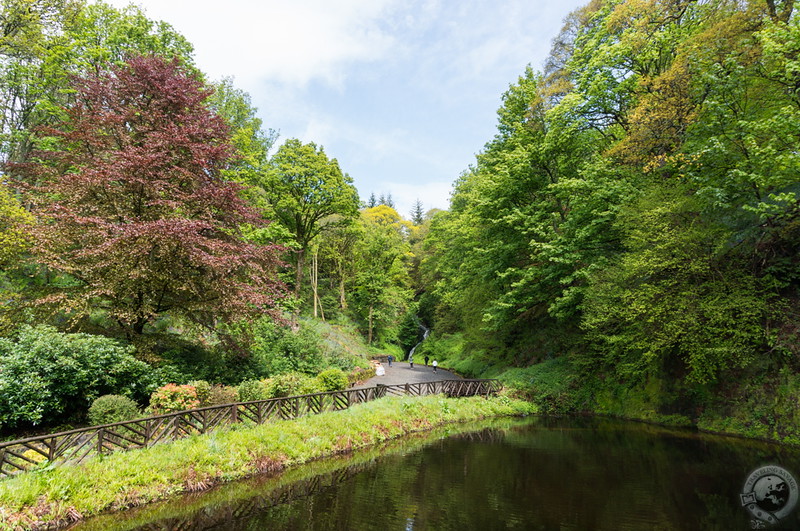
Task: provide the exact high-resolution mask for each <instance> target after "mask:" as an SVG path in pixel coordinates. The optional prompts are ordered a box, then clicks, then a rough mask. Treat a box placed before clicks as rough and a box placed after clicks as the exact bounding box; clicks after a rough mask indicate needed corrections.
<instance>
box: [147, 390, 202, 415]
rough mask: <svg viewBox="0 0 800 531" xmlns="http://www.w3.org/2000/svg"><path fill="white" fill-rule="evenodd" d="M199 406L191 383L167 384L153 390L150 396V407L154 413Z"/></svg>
mask: <svg viewBox="0 0 800 531" xmlns="http://www.w3.org/2000/svg"><path fill="white" fill-rule="evenodd" d="M199 406H200V400H198V399H197V389H195V388H194V387H192V386H191V385H177V384H174V383H171V384H167V385H165V386H164V387H159V388H158V389H156V390H155V391H153V394H152V395H151V396H150V409H151V411H152V412H153V413H154V414H156V415H163V414H165V413H172V412H174V411H183V410H185V409H194V408H196V407H199Z"/></svg>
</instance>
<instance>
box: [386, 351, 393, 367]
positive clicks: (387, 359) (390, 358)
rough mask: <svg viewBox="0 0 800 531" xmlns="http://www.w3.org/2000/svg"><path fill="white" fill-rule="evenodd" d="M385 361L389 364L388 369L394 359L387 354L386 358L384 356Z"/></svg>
mask: <svg viewBox="0 0 800 531" xmlns="http://www.w3.org/2000/svg"><path fill="white" fill-rule="evenodd" d="M386 361H388V362H389V367H391V366H392V361H394V358H393V357H392V355H391V354H389V355H388V356H386Z"/></svg>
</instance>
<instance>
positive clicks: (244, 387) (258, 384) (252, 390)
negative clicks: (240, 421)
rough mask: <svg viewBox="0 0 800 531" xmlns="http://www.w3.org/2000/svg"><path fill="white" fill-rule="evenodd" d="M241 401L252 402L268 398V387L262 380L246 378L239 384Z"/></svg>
mask: <svg viewBox="0 0 800 531" xmlns="http://www.w3.org/2000/svg"><path fill="white" fill-rule="evenodd" d="M238 391H239V402H252V401H253V400H266V399H267V398H269V397H268V396H267V389H266V386H265V385H264V382H262V381H260V380H245V381H243V382H242V383H240V384H239V388H238Z"/></svg>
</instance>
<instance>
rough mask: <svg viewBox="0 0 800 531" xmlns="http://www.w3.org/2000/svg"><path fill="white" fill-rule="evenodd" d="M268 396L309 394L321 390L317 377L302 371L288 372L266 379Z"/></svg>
mask: <svg viewBox="0 0 800 531" xmlns="http://www.w3.org/2000/svg"><path fill="white" fill-rule="evenodd" d="M265 384H266V385H265V388H266V393H267V397H268V398H282V397H285V396H296V395H309V394H312V393H318V392H320V388H319V387H318V384H317V379H316V378H311V377H309V376H306V375H305V374H300V373H291V372H290V373H286V374H279V375H277V376H273V377H272V378H269V379H268V380H266V381H265Z"/></svg>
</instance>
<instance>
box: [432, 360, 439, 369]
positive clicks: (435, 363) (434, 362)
mask: <svg viewBox="0 0 800 531" xmlns="http://www.w3.org/2000/svg"><path fill="white" fill-rule="evenodd" d="M438 366H439V364H438V363H437V362H436V360H433V372H436V367H438Z"/></svg>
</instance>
